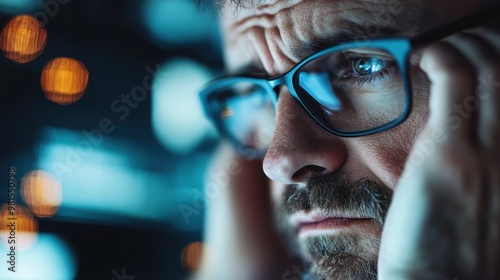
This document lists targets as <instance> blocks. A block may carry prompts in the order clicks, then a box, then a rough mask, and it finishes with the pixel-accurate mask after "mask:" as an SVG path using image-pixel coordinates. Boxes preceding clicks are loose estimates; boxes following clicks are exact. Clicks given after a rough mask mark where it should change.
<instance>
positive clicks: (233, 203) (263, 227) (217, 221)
mask: <svg viewBox="0 0 500 280" xmlns="http://www.w3.org/2000/svg"><path fill="white" fill-rule="evenodd" d="M210 174H211V175H213V176H210ZM214 178H215V179H214ZM213 180H216V181H218V183H219V185H220V187H219V190H218V192H217V193H214V194H213V195H211V197H212V198H209V199H208V200H207V201H206V204H207V217H206V222H205V223H206V226H205V241H206V245H207V251H206V254H204V256H203V261H202V267H201V269H200V271H199V273H198V274H197V277H196V279H203V280H225V279H228V280H233V279H240V280H245V279H249V280H254V279H273V280H274V279H281V275H282V274H283V273H285V271H286V270H287V269H288V268H289V267H290V266H291V263H290V258H289V257H288V255H287V252H286V250H285V248H284V247H283V245H282V243H281V242H280V239H279V237H278V236H277V234H276V232H275V229H274V224H273V219H272V218H273V214H272V209H271V203H270V188H269V183H268V182H269V181H268V179H267V178H266V177H265V175H264V172H263V171H262V162H261V161H260V160H246V159H243V158H241V157H239V156H238V155H237V154H236V153H235V152H234V149H232V148H231V147H230V146H229V144H227V143H223V144H222V145H221V147H220V148H219V151H218V153H217V156H216V158H215V159H214V162H213V163H212V168H211V170H210V171H209V176H207V182H206V191H207V192H211V190H210V189H209V188H210V186H211V185H212V183H213V182H212V181H213Z"/></svg>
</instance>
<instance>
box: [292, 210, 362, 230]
mask: <svg viewBox="0 0 500 280" xmlns="http://www.w3.org/2000/svg"><path fill="white" fill-rule="evenodd" d="M370 219H371V218H370V217H361V216H360V215H359V214H358V213H354V212H351V213H340V212H330V211H321V210H314V211H310V212H307V213H306V212H303V211H300V212H297V213H295V214H293V215H292V216H291V217H290V221H291V223H292V226H293V227H294V228H296V229H297V230H300V229H302V228H305V227H307V228H311V227H315V226H318V227H321V225H325V226H327V225H329V226H333V227H335V226H348V225H350V224H351V223H353V222H358V221H365V220H370Z"/></svg>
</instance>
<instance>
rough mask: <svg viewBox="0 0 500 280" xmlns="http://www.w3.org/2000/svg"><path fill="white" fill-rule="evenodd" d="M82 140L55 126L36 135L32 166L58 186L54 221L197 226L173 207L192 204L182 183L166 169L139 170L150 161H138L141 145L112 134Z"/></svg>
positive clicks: (79, 134) (74, 134)
mask: <svg viewBox="0 0 500 280" xmlns="http://www.w3.org/2000/svg"><path fill="white" fill-rule="evenodd" d="M87 140H88V139H87V138H86V137H85V135H84V134H83V133H82V132H81V131H71V130H66V129H61V128H54V127H47V128H45V129H44V130H43V132H42V134H41V143H40V145H39V150H38V155H39V159H38V163H37V164H36V168H37V169H40V170H45V171H46V172H49V173H51V174H54V176H55V177H56V178H57V180H58V181H59V182H60V183H61V185H62V186H63V192H62V194H63V197H62V203H61V206H60V208H59V211H58V212H57V214H56V215H55V216H54V218H55V219H60V218H70V219H72V220H74V219H75V218H78V219H79V220H80V221H88V222H92V223H93V222H98V221H104V222H127V221H129V220H130V219H133V220H135V221H137V220H149V221H155V222H160V223H165V224H168V223H169V224H172V225H173V226H176V227H178V228H181V229H188V230H191V229H194V228H196V227H197V226H199V225H198V224H195V223H190V224H186V223H185V222H184V220H183V216H182V215H181V214H180V212H179V208H178V207H179V205H180V204H181V203H185V202H186V201H188V202H189V203H191V201H192V200H193V192H192V190H191V189H190V188H188V187H187V186H186V184H185V182H184V183H182V184H177V183H176V182H173V179H172V175H169V174H168V172H167V171H165V172H160V173H155V172H151V171H149V170H146V169H143V168H141V166H144V165H147V164H149V163H148V162H145V160H144V159H143V158H141V156H140V155H141V153H140V150H141V148H140V147H137V146H132V145H131V144H130V143H128V142H124V141H123V140H119V139H115V138H113V137H112V136H111V135H105V136H104V137H103V140H102V143H100V144H97V145H94V144H92V143H91V142H86V141H87ZM85 143H86V144H85ZM84 146H86V148H85V149H83V148H82V147H84ZM197 217H199V218H200V219H201V217H202V215H199V216H197ZM195 218H196V217H193V218H192V219H193V220H194V219H195ZM127 225H129V226H133V225H132V224H131V223H127Z"/></svg>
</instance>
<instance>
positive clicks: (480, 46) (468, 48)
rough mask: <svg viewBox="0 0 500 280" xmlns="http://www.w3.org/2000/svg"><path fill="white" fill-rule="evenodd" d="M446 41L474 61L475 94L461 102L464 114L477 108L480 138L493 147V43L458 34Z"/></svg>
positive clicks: (497, 89)
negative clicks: (465, 111) (476, 80)
mask: <svg viewBox="0 0 500 280" xmlns="http://www.w3.org/2000/svg"><path fill="white" fill-rule="evenodd" d="M496 37H498V35H497V36H496ZM448 40H449V41H450V42H451V43H452V44H453V45H454V46H455V47H456V48H457V49H460V50H461V51H462V52H463V53H466V54H467V56H468V57H469V61H471V62H473V66H474V67H475V69H476V71H477V74H478V82H477V89H476V91H475V94H474V95H470V96H468V97H466V99H464V102H463V106H464V108H465V109H466V110H467V111H477V110H478V109H479V108H480V109H479V112H478V116H479V123H478V135H479V139H480V140H481V143H483V144H484V145H486V146H487V147H496V145H497V142H498V139H499V138H500V137H499V136H500V128H499V117H500V112H499V109H500V108H499V107H500V97H499V94H500V53H499V51H498V49H496V48H495V46H494V45H493V44H491V43H490V41H496V40H495V39H490V40H485V39H483V37H480V36H478V35H476V34H475V33H462V34H457V35H456V36H452V37H451V38H449V39H448ZM497 81H498V82H497ZM495 150H497V149H495ZM496 154H497V153H496Z"/></svg>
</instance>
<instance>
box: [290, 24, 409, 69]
mask: <svg viewBox="0 0 500 280" xmlns="http://www.w3.org/2000/svg"><path fill="white" fill-rule="evenodd" d="M339 26H341V28H340V29H338V30H335V31H333V32H332V34H329V35H328V36H325V38H313V39H311V40H310V41H309V42H300V43H298V44H296V45H294V46H292V47H291V48H290V50H289V52H290V53H291V54H292V55H293V56H294V57H296V58H297V59H299V60H303V59H305V58H307V57H308V56H310V55H312V54H314V53H317V52H319V51H322V50H324V49H327V48H330V47H333V46H336V45H339V44H342V43H348V42H354V41H362V40H371V39H375V38H384V37H395V36H401V35H403V32H402V31H401V30H398V29H395V28H392V27H382V26H374V25H367V24H360V23H358V22H353V21H345V20H343V21H341V22H339ZM370 27H375V28H377V34H376V35H369V34H367V33H368V32H369V30H368V29H369V28H370Z"/></svg>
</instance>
